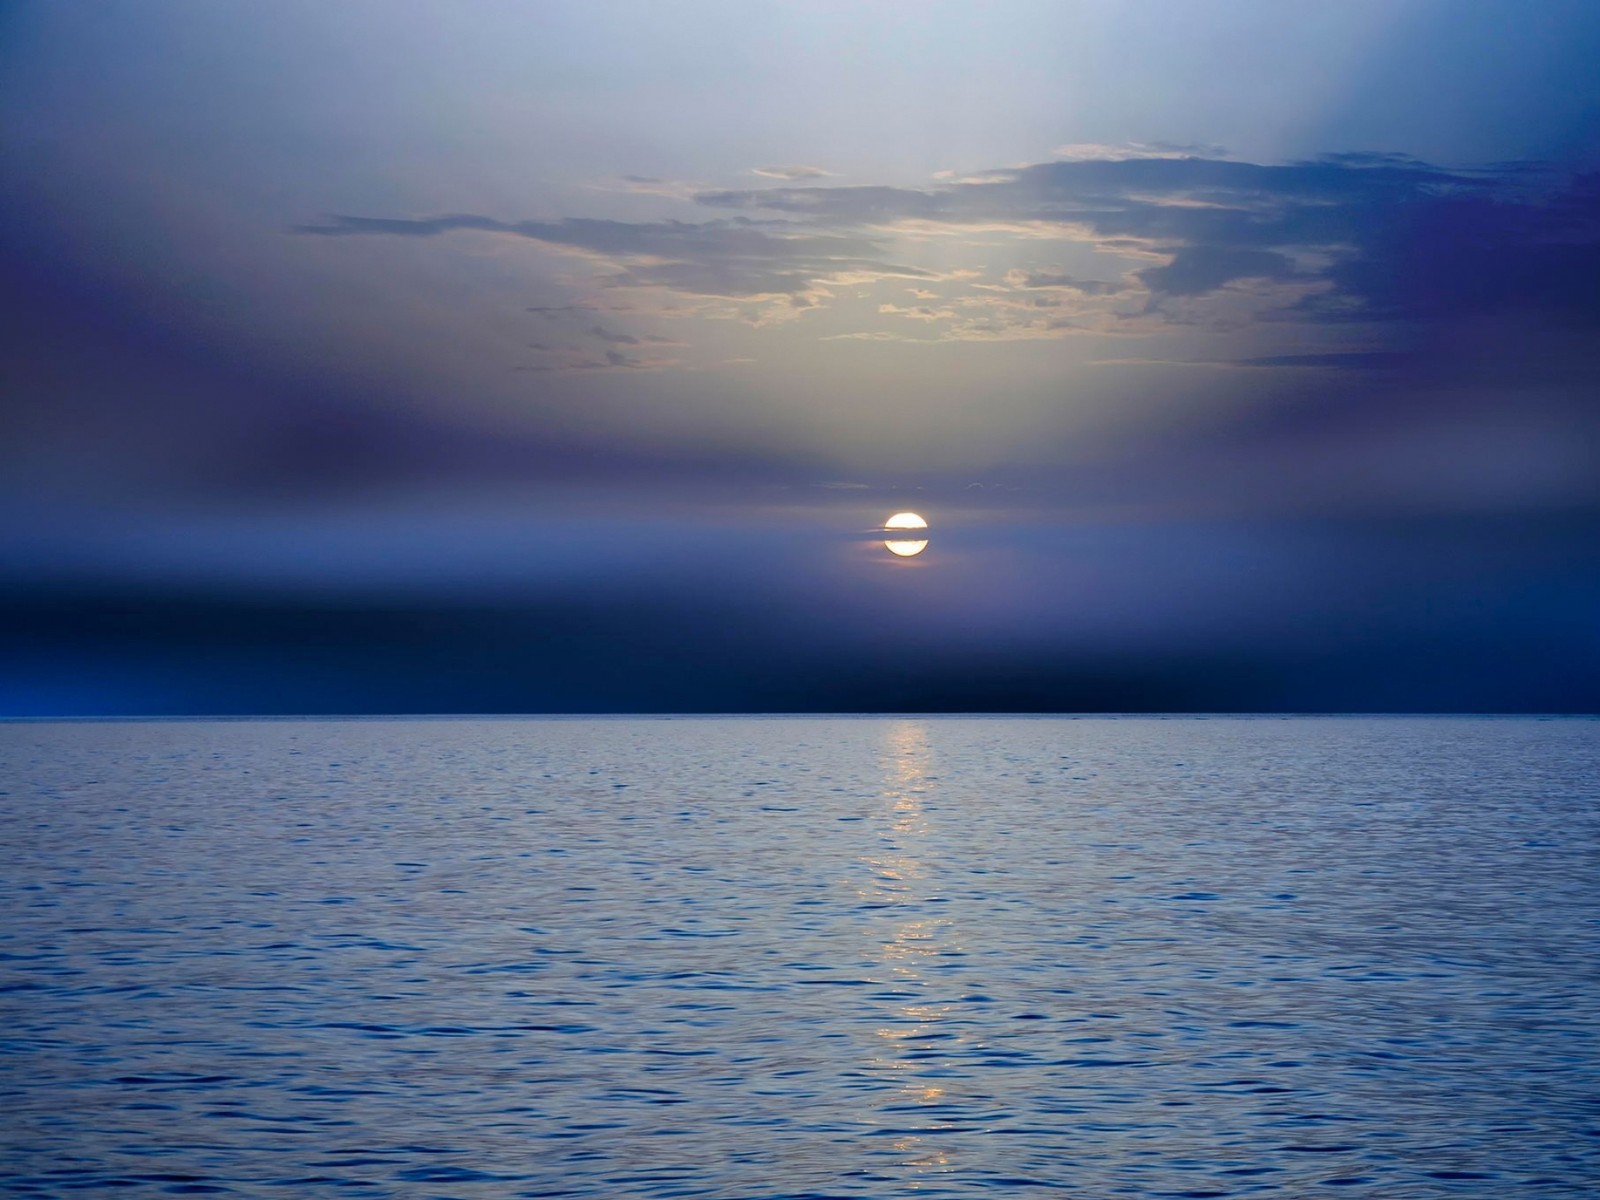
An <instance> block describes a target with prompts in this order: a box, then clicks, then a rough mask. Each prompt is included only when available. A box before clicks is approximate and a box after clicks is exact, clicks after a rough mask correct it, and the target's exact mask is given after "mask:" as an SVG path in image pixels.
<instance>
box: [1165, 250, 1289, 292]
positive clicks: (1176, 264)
mask: <svg viewBox="0 0 1600 1200" xmlns="http://www.w3.org/2000/svg"><path fill="white" fill-rule="evenodd" d="M1296 274H1297V272H1296V271H1295V267H1294V263H1292V262H1291V261H1290V260H1289V259H1288V258H1286V257H1285V256H1284V255H1282V254H1279V253H1277V252H1276V251H1273V250H1249V249H1238V248H1234V247H1228V246H1185V247H1184V248H1183V249H1182V250H1179V251H1178V252H1177V253H1176V254H1174V255H1173V256H1172V261H1171V262H1169V263H1168V264H1167V265H1166V266H1164V267H1151V268H1149V269H1148V270H1144V271H1140V272H1139V278H1140V280H1141V281H1142V282H1143V283H1144V284H1145V286H1146V287H1148V288H1149V289H1150V290H1151V291H1152V292H1155V293H1157V294H1159V295H1166V296H1203V295H1205V294H1206V293H1207V292H1214V291H1216V290H1217V289H1218V288H1220V287H1222V286H1223V285H1224V284H1228V283H1232V282H1233V281H1234V280H1235V279H1293V278H1295V277H1296Z"/></svg>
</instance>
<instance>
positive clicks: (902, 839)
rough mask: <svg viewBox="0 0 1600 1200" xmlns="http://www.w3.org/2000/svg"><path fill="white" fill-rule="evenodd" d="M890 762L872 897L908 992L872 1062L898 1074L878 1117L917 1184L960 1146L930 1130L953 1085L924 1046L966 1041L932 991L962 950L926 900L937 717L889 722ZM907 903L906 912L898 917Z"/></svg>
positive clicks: (881, 961) (881, 965)
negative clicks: (932, 733) (933, 973)
mask: <svg viewBox="0 0 1600 1200" xmlns="http://www.w3.org/2000/svg"><path fill="white" fill-rule="evenodd" d="M882 762H883V771H884V787H883V791H882V793H881V800H882V802H883V809H882V812H881V816H882V818H883V823H882V825H881V826H880V834H879V837H880V841H881V843H882V848H881V850H880V851H879V852H878V853H876V854H871V855H867V856H865V857H864V859H863V861H864V862H865V863H866V864H867V865H868V866H869V867H871V868H872V882H871V885H870V886H869V887H867V888H865V889H863V891H862V897H863V900H864V901H865V902H866V903H868V904H872V905H874V906H880V907H883V908H885V909H886V910H887V913H888V916H889V923H888V925H887V927H886V929H885V930H884V934H883V935H882V940H881V941H880V942H879V943H878V951H877V957H878V970H877V972H875V976H874V977H875V978H877V979H878V980H880V981H881V982H882V983H883V984H884V985H885V987H886V990H888V991H891V992H893V993H896V994H897V997H898V998H897V1000H896V1002H895V1004H894V1006H893V1007H892V1008H891V1009H890V1010H889V1013H888V1019H887V1020H886V1021H885V1022H884V1023H883V1024H882V1025H880V1026H879V1027H878V1028H877V1029H876V1031H875V1033H876V1045H875V1047H874V1049H873V1052H872V1056H871V1058H870V1059H869V1061H868V1064H867V1066H868V1070H869V1072H870V1073H872V1074H873V1075H876V1076H879V1077H881V1078H883V1079H885V1080H887V1081H893V1082H894V1085H895V1089H896V1090H895V1092H894V1094H893V1095H892V1096H889V1097H887V1098H884V1099H883V1100H882V1102H881V1103H880V1104H879V1105H878V1111H877V1113H875V1114H874V1120H875V1121H876V1122H877V1123H879V1124H880V1125H884V1126H887V1127H889V1128H890V1129H892V1130H893V1131H894V1132H893V1134H892V1136H891V1138H890V1142H889V1144H890V1146H891V1147H892V1148H893V1150H894V1151H895V1153H896V1155H897V1156H898V1157H897V1161H898V1165H899V1167H900V1168H901V1169H902V1170H905V1171H907V1172H909V1173H911V1175H912V1176H913V1178H910V1179H907V1180H906V1181H905V1182H906V1185H907V1186H909V1187H911V1188H913V1189H915V1188H916V1187H917V1186H918V1185H917V1183H916V1181H915V1176H918V1175H929V1174H936V1173H944V1172H948V1171H950V1170H953V1169H955V1166H956V1165H957V1164H956V1160H955V1151H954V1150H953V1149H952V1148H951V1147H950V1146H949V1145H948V1144H947V1143H946V1142H945V1141H944V1140H943V1139H941V1140H940V1141H939V1142H937V1143H933V1142H930V1141H929V1140H928V1138H927V1136H926V1135H927V1133H928V1132H929V1131H931V1130H933V1129H935V1128H937V1127H938V1126H939V1125H940V1124H941V1123H942V1122H943V1121H945V1120H948V1118H947V1117H946V1116H944V1113H945V1112H946V1111H947V1110H946V1108H945V1088H944V1086H943V1085H941V1084H940V1083H939V1082H937V1081H936V1078H937V1077H936V1076H934V1075H933V1071H935V1070H937V1068H936V1067H930V1065H929V1060H927V1059H926V1058H925V1057H919V1056H917V1051H918V1050H919V1049H923V1048H925V1047H926V1046H927V1045H928V1044H929V1043H931V1042H934V1041H938V1040H941V1039H944V1038H946V1037H952V1036H953V1037H955V1039H956V1041H957V1042H959V1041H960V1040H961V1039H960V1036H959V1035H958V1034H955V1032H954V1031H953V1030H951V1029H949V1028H948V1027H947V1026H948V1017H949V1015H950V1013H951V1010H952V1007H953V1006H952V1005H951V1004H950V1003H948V1002H944V1001H940V1000H936V999H934V998H933V997H932V995H931V994H930V993H932V992H933V991H934V988H935V986H936V985H935V981H934V980H933V979H932V978H931V977H930V974H929V972H930V970H931V969H932V968H933V967H935V966H936V961H937V960H938V959H940V958H942V957H944V956H947V955H949V954H951V953H952V952H959V947H958V946H956V945H955V944H954V942H953V939H952V936H951V935H952V929H951V921H950V920H949V918H946V917H942V916H929V915H928V914H927V912H926V910H925V908H924V907H923V906H924V904H925V903H926V902H927V901H928V900H929V899H930V898H932V897H933V895H934V892H933V890H932V889H931V887H930V876H931V875H932V874H933V870H932V868H933V866H934V865H935V864H931V863H930V862H929V860H928V851H929V849H930V843H931V841H932V839H933V835H934V833H935V830H934V827H933V824H932V822H931V821H930V819H929V816H928V799H929V797H930V795H931V794H932V793H933V792H934V790H935V787H936V782H937V780H936V776H935V775H934V774H933V772H932V770H931V767H932V753H931V748H930V745H929V738H928V727H927V724H926V723H925V722H922V721H911V720H907V721H896V722H893V723H891V724H889V725H888V726H887V732H886V736H885V744H884V748H883V756H882ZM897 910H903V913H899V914H898V915H897Z"/></svg>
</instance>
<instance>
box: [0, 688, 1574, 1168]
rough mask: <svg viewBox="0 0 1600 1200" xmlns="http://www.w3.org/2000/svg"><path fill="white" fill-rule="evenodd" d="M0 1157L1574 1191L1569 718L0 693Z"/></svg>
mask: <svg viewBox="0 0 1600 1200" xmlns="http://www.w3.org/2000/svg"><path fill="white" fill-rule="evenodd" d="M0 792H3V795H0V802H3V810H0V811H3V812H4V816H5V822H6V830H7V832H6V836H5V838H4V846H3V850H0V917H3V921H0V970H3V974H0V986H3V989H4V990H3V991H0V1017H3V1021H0V1037H3V1042H0V1190H4V1191H5V1192H7V1193H10V1194H18V1195H42V1196H58V1195H69V1194H71V1195H78V1194H100V1193H101V1192H107V1193H110V1192H115V1193H116V1194H119V1195H122V1196H140V1195H152V1196H154V1195H169V1194H197V1193H222V1194H237V1195H247V1196H277V1197H283V1196H311V1197H323V1196H328V1197H331V1196H361V1197H386V1196H395V1197H534V1196H538V1197H557V1196H561V1197H566V1196H571V1197H608V1198H622V1197H719V1198H725V1200H773V1198H777V1197H788V1198H801V1197H815V1198H820V1197H850V1198H862V1197H871V1198H879V1197H926V1198H930V1200H931V1198H935V1197H950V1198H969V1197H977V1196H994V1197H1022V1198H1031V1197H1041V1198H1042V1197H1072V1198H1082V1200H1109V1198H1113V1197H1225V1196H1227V1197H1231V1196H1274V1197H1294V1198H1296V1200H1299V1198H1305V1197H1324V1196H1326V1197H1335V1196H1337V1197H1346V1198H1349V1197H1374V1198H1378V1197H1381V1198H1383V1200H1412V1198H1429V1197H1439V1198H1445V1197H1484V1198H1490V1197H1493V1198H1495V1200H1505V1198H1507V1197H1524V1196H1533V1197H1579V1196H1582V1197H1592V1196H1594V1195H1596V1194H1600V1065H1597V1051H1600V1045H1597V1037H1600V1021H1597V1017H1600V870H1597V868H1600V721H1595V720H1589V719H1557V720H1538V719H1457V718H1334V717H1322V718H1283V719H1280V718H1265V717H1263V718H1230V717H1217V718H1131V717H1130V718H957V717H907V718H892V717H885V718H851V717H839V718H822V717H818V718H672V719H667V718H660V719H634V718H628V719H621V718H618V719H559V718H558V719H441V720H378V719H371V720H272V721H242V720H241V721H158V722H132V721H130V722H98V723H95V722H86V723H16V724H9V725H3V726H0Z"/></svg>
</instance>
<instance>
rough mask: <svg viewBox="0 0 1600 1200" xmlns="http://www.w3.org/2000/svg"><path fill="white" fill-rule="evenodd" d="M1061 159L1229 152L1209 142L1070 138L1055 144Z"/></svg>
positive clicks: (1213, 155)
mask: <svg viewBox="0 0 1600 1200" xmlns="http://www.w3.org/2000/svg"><path fill="white" fill-rule="evenodd" d="M1055 156H1056V157H1057V158H1058V159H1068V160H1078V159H1099V160H1103V161H1105V160H1109V161H1120V160H1122V159H1125V158H1226V157H1227V156H1228V152H1227V151H1226V150H1225V149H1223V148H1222V147H1221V146H1218V145H1214V144H1212V143H1209V142H1190V143H1184V142H1124V143H1122V144H1120V145H1107V144H1105V143H1103V142H1069V143H1068V144H1067V145H1065V146H1057V147H1056V148H1055Z"/></svg>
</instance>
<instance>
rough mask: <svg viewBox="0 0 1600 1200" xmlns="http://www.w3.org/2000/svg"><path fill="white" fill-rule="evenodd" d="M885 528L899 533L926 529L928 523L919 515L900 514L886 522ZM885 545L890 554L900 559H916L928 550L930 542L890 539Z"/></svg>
mask: <svg viewBox="0 0 1600 1200" xmlns="http://www.w3.org/2000/svg"><path fill="white" fill-rule="evenodd" d="M883 527H884V529H886V530H888V529H893V530H897V531H898V530H901V529H926V528H927V527H928V523H927V522H926V521H924V520H923V519H922V517H921V516H919V515H918V514H917V513H914V512H899V513H895V514H894V516H892V517H890V518H889V519H888V520H887V521H885V522H884V523H883ZM883 545H884V549H886V550H888V551H889V553H890V554H894V555H897V556H899V557H900V558H914V557H916V556H917V555H918V554H921V553H922V552H923V551H924V550H926V549H927V548H928V540H927V538H919V539H917V540H915V541H912V540H908V539H901V538H890V539H889V540H888V541H886V542H884V543H883Z"/></svg>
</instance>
